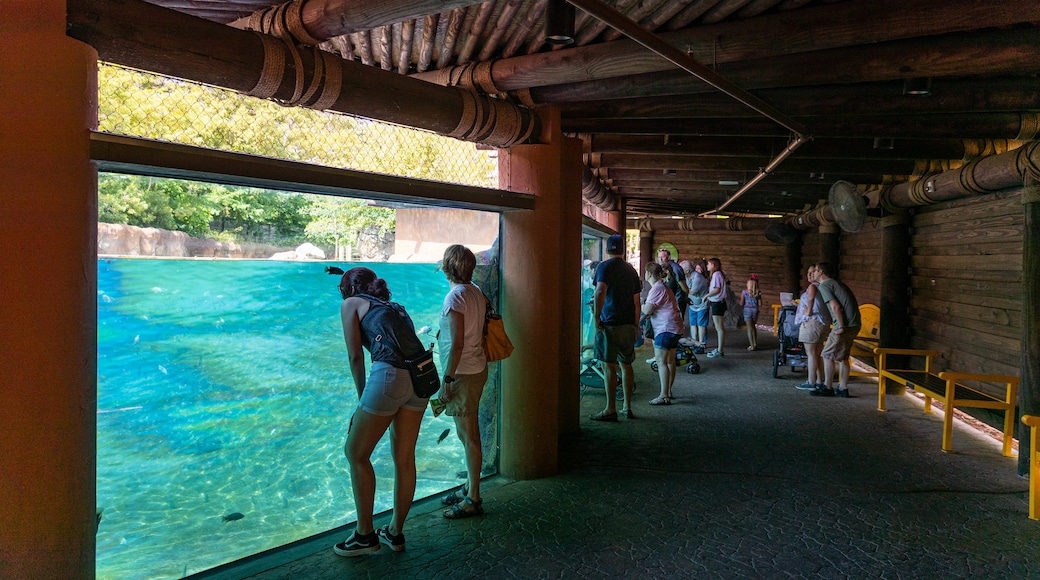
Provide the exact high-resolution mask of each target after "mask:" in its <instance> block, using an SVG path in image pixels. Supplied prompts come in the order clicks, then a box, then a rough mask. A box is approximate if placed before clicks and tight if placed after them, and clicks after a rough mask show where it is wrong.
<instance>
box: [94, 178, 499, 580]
mask: <svg viewBox="0 0 1040 580" xmlns="http://www.w3.org/2000/svg"><path fill="white" fill-rule="evenodd" d="M99 222H100V223H99V240H98V248H99V251H98V266H97V267H98V321H97V322H98V324H97V327H98V411H97V413H98V414H97V454H98V457H97V506H98V514H99V518H100V522H99V524H98V531H97V569H96V572H97V577H98V578H118V579H126V578H181V577H184V576H187V575H191V574H194V573H198V572H200V571H204V570H208V569H212V568H214V567H216V566H220V565H224V564H226V563H228V562H233V561H235V560H239V559H241V558H245V557H247V556H251V555H253V554H257V553H259V552H262V551H265V550H269V549H273V548H277V547H278V546H282V545H285V544H288V543H291V542H294V541H297V540H301V539H304V538H308V537H310V536H314V535H317V534H321V533H323V532H326V531H328V530H331V529H335V528H338V527H340V526H344V525H346V524H349V523H351V522H352V521H353V520H354V513H355V510H354V505H353V496H352V494H351V487H350V476H349V473H348V469H347V462H346V459H345V457H344V455H343V444H344V440H345V437H346V431H347V425H348V422H349V420H350V416H351V414H352V413H353V411H354V409H355V407H356V405H357V395H356V391H355V388H354V386H353V383H352V380H351V377H350V373H349V370H348V366H347V357H346V350H345V347H344V344H343V336H342V330H341V324H340V320H339V304H340V302H341V297H340V295H339V293H338V291H337V285H338V282H339V276H336V275H330V274H328V273H327V270H326V269H327V267H329V266H336V267H339V268H342V269H347V268H350V267H352V266H355V265H365V266H367V267H370V268H372V269H373V270H375V272H376V273H377V274H378V275H379V276H381V277H383V278H384V279H386V281H387V283H388V285H389V287H390V289H391V291H392V292H393V300H395V301H397V302H400V303H401V304H403V305H404V306H405V307H406V308H407V310H408V312H409V313H410V314H411V317H412V319H413V320H414V322H415V325H416V327H417V328H419V329H420V332H421V334H422V336H421V338H424V339H428V340H429V341H430V342H435V341H434V340H433V338H432V337H433V335H435V333H436V331H437V328H436V327H437V324H438V321H439V317H440V308H441V303H442V300H443V297H444V295H445V293H446V292H447V290H448V283H447V281H446V280H445V278H444V275H443V273H442V272H440V271H439V270H438V269H437V267H436V262H437V260H439V259H440V256H441V255H442V253H443V250H444V248H445V247H446V246H447V245H450V244H453V243H462V244H465V245H467V246H468V247H470V248H471V249H472V250H473V251H474V252H475V253H476V254H477V256H478V267H477V273H476V274H475V276H474V278H475V282H477V283H478V285H480V286H481V287H482V289H484V290H485V292H486V293H487V294H488V295H489V296H490V297H491V299H492V301H493V302H494V301H497V299H498V295H499V292H498V288H499V269H498V268H499V266H498V265H499V256H498V244H497V240H498V235H499V215H498V214H497V213H495V212H481V211H473V210H466V209H454V208H443V207H437V208H433V207H422V206H417V205H412V204H387V203H382V202H373V201H371V200H366V199H349V198H338V197H329V196H321V195H312V194H300V193H293V192H284V191H280V192H275V191H269V190H261V189H254V188H245V187H236V186H229V185H221V184H214V183H205V182H197V181H179V180H171V179H162V178H156V177H148V176H130V175H122V174H112V173H103V174H101V175H100V177H99ZM491 366H492V368H491V369H490V371H491V372H490V375H489V383H488V387H487V388H486V389H485V395H484V398H483V399H482V401H481V412H480V421H481V429H482V439H483V441H484V442H485V449H484V459H485V461H484V474H485V475H487V474H489V473H493V472H495V471H496V468H497V460H498V433H497V425H498V410H499V405H498V394H499V389H498V369H497V366H498V365H497V364H494V365H491ZM446 432H447V433H450V436H445V433H446ZM372 460H373V464H374V466H375V469H376V475H377V495H376V512H377V513H378V512H380V511H383V510H387V509H389V508H390V507H391V505H392V491H393V490H392V480H393V469H392V463H391V461H390V450H389V442H388V439H387V437H385V436H384V439H383V440H382V441H381V442H380V444H379V445H378V446H377V447H376V450H375V453H374V455H373V458H372ZM416 462H417V469H418V485H417V491H416V499H419V498H422V497H426V496H429V495H433V494H437V493H439V492H441V491H443V490H445V489H448V488H451V487H454V486H456V485H458V484H459V481H460V478H459V477H460V474H461V472H462V471H463V470H464V461H463V449H462V447H461V444H460V443H459V441H458V439H457V438H456V437H455V435H454V424H453V422H452V419H451V418H450V417H447V416H446V415H441V416H440V417H434V416H433V413H432V412H431V411H429V410H427V414H426V416H425V418H424V420H423V425H422V428H421V431H420V434H419V441H418V446H417V451H416Z"/></svg>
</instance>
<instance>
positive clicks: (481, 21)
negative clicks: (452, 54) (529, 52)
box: [456, 0, 498, 64]
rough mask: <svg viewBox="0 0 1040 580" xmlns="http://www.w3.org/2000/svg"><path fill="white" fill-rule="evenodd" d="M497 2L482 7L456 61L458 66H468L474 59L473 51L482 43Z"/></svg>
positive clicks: (493, 0)
mask: <svg viewBox="0 0 1040 580" xmlns="http://www.w3.org/2000/svg"><path fill="white" fill-rule="evenodd" d="M497 2H498V0H488V1H487V2H484V3H483V4H481V5H480V12H478V13H477V17H476V19H475V20H474V21H473V26H472V27H471V28H470V30H469V35H468V36H467V37H466V42H465V44H463V46H462V51H461V52H459V58H458V60H457V61H456V62H457V63H458V64H466V63H468V62H469V61H470V59H471V58H473V51H474V50H476V48H477V44H479V43H480V42H481V37H482V36H483V34H484V29H485V28H486V27H487V23H488V21H489V20H491V15H492V14H493V13H494V11H495V4H496V3H497Z"/></svg>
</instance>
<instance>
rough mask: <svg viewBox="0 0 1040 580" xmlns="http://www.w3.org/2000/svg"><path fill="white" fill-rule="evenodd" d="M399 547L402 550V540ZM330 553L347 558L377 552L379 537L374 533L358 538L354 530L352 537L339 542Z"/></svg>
mask: <svg viewBox="0 0 1040 580" xmlns="http://www.w3.org/2000/svg"><path fill="white" fill-rule="evenodd" d="M401 546H402V549H403V546H404V538H401ZM332 551H333V552H336V555H337V556H346V557H348V558H352V557H354V556H361V555H363V554H371V553H372V552H378V551H379V537H378V536H377V535H376V533H375V532H372V533H371V534H368V535H365V536H359V535H358V533H357V530H354V535H353V536H350V538H349V539H348V540H347V541H345V542H340V543H338V544H336V545H335V546H333V547H332Z"/></svg>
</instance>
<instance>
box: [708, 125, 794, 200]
mask: <svg viewBox="0 0 1040 580" xmlns="http://www.w3.org/2000/svg"><path fill="white" fill-rule="evenodd" d="M811 139H812V137H809V136H801V135H800V136H799V137H798V138H797V139H795V140H794V141H793V142H791V143H790V144H789V145H788V146H787V147H785V148H784V150H783V151H781V152H780V154H779V155H777V156H776V158H775V159H773V160H772V161H771V162H769V165H767V166H765V168H763V169H761V170H759V172H758V175H756V176H754V177H752V178H751V179H750V180H748V182H747V183H745V184H744V187H741V188H740V189H739V190H737V192H736V193H734V194H733V195H732V196H730V198H729V199H727V200H726V201H725V202H724V203H723V204H722V205H720V206H719V207H717V208H715V209H713V210H711V211H706V212H703V213H700V214H698V216H699V217H707V216H710V215H713V214H717V213H719V212H720V211H722V210H724V209H726V206H728V205H729V204H731V203H733V202H734V201H736V200H737V198H739V197H740V196H742V195H744V194H745V193H747V192H748V190H750V189H751V188H752V187H754V186H755V185H757V184H758V182H760V181H762V180H763V179H765V178H766V177H767V176H768V175H769V174H770V173H772V172H773V171H774V170H775V169H776V168H777V166H778V165H780V163H781V162H783V160H784V159H787V158H788V156H790V155H791V154H792V153H794V152H795V150H796V149H798V148H799V147H801V146H802V145H803V144H805V143H807V142H809V141H810V140H811Z"/></svg>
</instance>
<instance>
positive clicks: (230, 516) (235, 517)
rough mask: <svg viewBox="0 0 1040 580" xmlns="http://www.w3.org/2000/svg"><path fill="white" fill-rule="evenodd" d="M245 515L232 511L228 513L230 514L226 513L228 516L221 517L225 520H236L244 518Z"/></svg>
mask: <svg viewBox="0 0 1040 580" xmlns="http://www.w3.org/2000/svg"><path fill="white" fill-rule="evenodd" d="M244 517H245V516H244V515H242V514H240V513H238V512H232V513H230V514H228V515H226V516H224V517H222V518H220V519H222V520H223V521H225V522H233V521H235V520H240V519H242V518H244Z"/></svg>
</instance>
